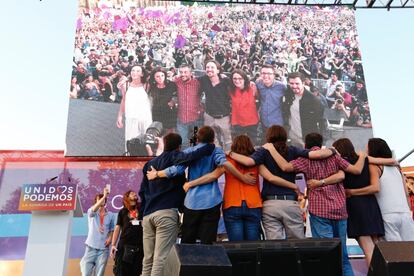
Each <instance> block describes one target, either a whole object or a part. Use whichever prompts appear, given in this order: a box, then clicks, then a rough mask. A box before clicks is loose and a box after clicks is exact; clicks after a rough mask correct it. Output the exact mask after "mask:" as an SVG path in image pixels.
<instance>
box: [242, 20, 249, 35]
mask: <svg viewBox="0 0 414 276" xmlns="http://www.w3.org/2000/svg"><path fill="white" fill-rule="evenodd" d="M248 34H249V30H247V26H246V23H244V25H243V29H242V35H243V36H244V38H246V37H247V35H248Z"/></svg>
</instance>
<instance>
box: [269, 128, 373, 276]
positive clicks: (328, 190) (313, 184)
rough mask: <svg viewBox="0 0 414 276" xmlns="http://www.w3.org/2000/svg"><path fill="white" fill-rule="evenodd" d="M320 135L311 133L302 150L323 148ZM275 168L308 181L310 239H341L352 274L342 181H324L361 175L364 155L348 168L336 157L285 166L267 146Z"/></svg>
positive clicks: (347, 269)
mask: <svg viewBox="0 0 414 276" xmlns="http://www.w3.org/2000/svg"><path fill="white" fill-rule="evenodd" d="M322 140H323V138H322V136H321V135H320V134H319V133H310V134H308V135H306V137H305V147H306V148H307V149H310V150H318V149H320V148H321V146H322ZM265 148H266V149H268V150H269V151H270V153H271V154H272V156H273V158H274V159H275V160H276V162H277V164H278V166H279V167H280V168H281V169H282V170H283V171H290V172H291V171H295V172H303V173H305V175H306V178H307V179H308V189H309V193H308V199H309V214H310V223H311V230H312V236H313V237H315V238H340V239H341V243H342V266H343V271H344V273H343V274H344V275H346V276H348V275H354V274H353V271H352V267H351V263H350V262H349V260H348V252H347V249H346V228H347V218H348V214H347V212H346V200H345V199H346V196H345V190H344V187H343V185H342V181H341V182H338V183H334V184H331V183H329V184H328V183H326V182H325V179H326V178H327V177H329V176H330V175H332V174H335V173H337V172H338V171H340V170H342V171H346V172H348V173H352V174H360V173H361V171H362V168H363V166H364V160H365V157H366V154H365V153H364V152H360V153H358V155H359V159H358V161H357V163H356V164H355V165H351V164H350V163H348V161H346V160H345V159H343V158H342V157H340V156H339V155H338V154H335V155H332V156H331V157H328V158H326V159H319V160H310V159H307V158H303V157H300V158H298V159H296V160H293V161H291V162H290V163H288V162H287V161H286V160H285V159H284V158H283V157H282V156H281V155H280V154H279V153H278V152H277V151H276V149H275V148H274V147H273V145H272V144H270V145H266V146H265Z"/></svg>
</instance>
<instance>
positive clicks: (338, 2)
mask: <svg viewBox="0 0 414 276" xmlns="http://www.w3.org/2000/svg"><path fill="white" fill-rule="evenodd" d="M162 1H164V2H176V1H174V0H173V1H171V0H162ZM177 2H178V1H177ZM180 2H199V3H243V4H277V5H294V6H296V5H297V6H299V5H305V6H348V7H353V8H354V9H387V10H390V9H398V8H414V0H185V1H180Z"/></svg>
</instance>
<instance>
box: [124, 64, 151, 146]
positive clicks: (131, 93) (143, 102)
mask: <svg viewBox="0 0 414 276" xmlns="http://www.w3.org/2000/svg"><path fill="white" fill-rule="evenodd" d="M145 80H146V76H145V71H144V68H143V67H142V66H141V65H135V66H133V67H132V68H131V74H130V78H129V80H127V79H126V78H125V79H123V80H121V81H120V82H119V84H118V88H119V89H120V91H121V93H122V100H121V105H120V107H119V112H118V120H117V122H116V125H117V127H118V128H123V127H124V124H123V122H122V115H123V114H124V113H125V144H126V142H127V141H128V140H131V139H133V138H136V137H137V136H139V135H141V134H144V133H145V132H146V130H147V128H148V127H149V126H150V125H151V123H152V114H151V103H150V99H149V97H148V94H147V92H146V91H145V89H144V85H145Z"/></svg>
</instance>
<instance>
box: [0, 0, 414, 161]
mask: <svg viewBox="0 0 414 276" xmlns="http://www.w3.org/2000/svg"><path fill="white" fill-rule="evenodd" d="M1 6H2V7H1V9H0V26H1V28H0V37H1V46H0V51H1V62H2V66H1V69H0V83H1V98H0V103H1V104H0V122H1V127H2V131H1V135H0V149H1V150H6V149H31V150H35V149H64V147H65V133H66V120H67V110H68V92H69V91H68V90H69V80H70V74H71V70H70V68H71V65H72V64H71V60H72V54H73V42H74V36H75V22H76V15H77V0H65V1H61V0H43V1H38V0H19V1H4V2H3V3H2V4H1ZM413 16H414V10H412V9H406V10H404V9H398V10H397V9H396V10H391V11H386V10H378V9H376V10H358V11H357V12H356V20H357V27H358V33H359V39H360V46H361V50H362V59H363V65H364V71H365V77H366V82H367V89H368V96H369V101H370V107H371V114H372V120H373V124H374V135H375V136H376V137H381V138H384V139H385V140H387V141H388V143H389V145H390V147H391V148H392V149H393V150H395V153H396V156H397V157H401V156H403V155H404V154H405V153H407V152H408V151H409V150H411V149H413V148H414V139H413V138H414V128H413V127H414V126H413V124H412V122H413V119H414V116H413V115H414V88H413V81H412V79H413V78H412V71H413V69H412V67H413V66H414V53H413V49H414V46H413V44H414V38H413V37H414V20H413V19H412V18H413ZM413 155H414V154H413ZM402 165H405V166H408V165H411V166H412V165H414V156H411V158H409V159H407V160H406V161H405V162H403V163H402Z"/></svg>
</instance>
